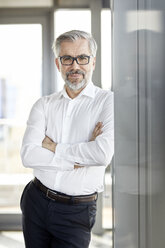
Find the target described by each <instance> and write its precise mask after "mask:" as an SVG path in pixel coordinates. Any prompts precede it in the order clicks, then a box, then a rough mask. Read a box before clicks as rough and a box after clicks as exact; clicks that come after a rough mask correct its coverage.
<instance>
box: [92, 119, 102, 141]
mask: <svg viewBox="0 0 165 248" xmlns="http://www.w3.org/2000/svg"><path fill="white" fill-rule="evenodd" d="M102 128H103V123H102V122H98V123H97V124H96V126H95V129H94V130H93V133H92V137H91V139H90V141H94V140H95V139H96V137H97V136H99V135H100V134H102Z"/></svg>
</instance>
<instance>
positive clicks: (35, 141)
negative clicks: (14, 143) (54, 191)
mask: <svg viewBox="0 0 165 248" xmlns="http://www.w3.org/2000/svg"><path fill="white" fill-rule="evenodd" d="M45 131H46V118H45V109H44V98H41V99H39V100H38V101H37V102H36V103H35V104H34V105H33V107H32V110H31V112H30V115H29V118H28V121H27V128H26V131H25V134H24V138H23V142H22V147H21V159H22V163H23V165H24V166H25V167H28V168H35V169H45V170H73V169H74V163H73V162H71V161H69V160H66V161H64V158H58V157H56V156H55V154H54V153H53V152H51V151H49V150H48V149H45V148H43V147H42V141H43V139H44V138H45Z"/></svg>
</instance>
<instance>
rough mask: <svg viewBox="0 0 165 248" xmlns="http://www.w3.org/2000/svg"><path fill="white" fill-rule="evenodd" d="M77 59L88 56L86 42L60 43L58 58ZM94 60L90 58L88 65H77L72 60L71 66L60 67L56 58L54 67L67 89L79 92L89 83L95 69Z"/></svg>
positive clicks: (88, 51)
mask: <svg viewBox="0 0 165 248" xmlns="http://www.w3.org/2000/svg"><path fill="white" fill-rule="evenodd" d="M64 55H67V56H72V57H77V56H80V55H87V56H90V55H91V52H90V50H89V46H88V41H87V40H85V39H78V40H76V41H74V42H71V41H64V42H62V43H61V49H60V55H59V56H64ZM95 62H96V58H93V57H90V61H89V64H87V65H79V64H77V62H76V61H75V60H74V62H73V64H72V65H62V64H61V62H60V60H59V58H56V65H57V68H58V70H59V71H60V72H61V75H62V78H63V79H64V81H65V84H66V86H67V87H69V88H70V89H71V90H73V91H74V90H75V91H77V90H80V89H82V88H84V87H85V86H86V85H87V84H88V82H89V81H91V78H92V74H93V70H94V69H95Z"/></svg>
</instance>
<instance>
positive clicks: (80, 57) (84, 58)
mask: <svg viewBox="0 0 165 248" xmlns="http://www.w3.org/2000/svg"><path fill="white" fill-rule="evenodd" d="M78 58H79V59H80V60H86V59H88V58H87V56H84V55H81V56H79V57H78Z"/></svg>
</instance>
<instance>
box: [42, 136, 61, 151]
mask: <svg viewBox="0 0 165 248" xmlns="http://www.w3.org/2000/svg"><path fill="white" fill-rule="evenodd" d="M56 146H57V143H55V142H54V141H53V140H51V139H50V138H49V137H48V136H45V138H44V139H43V141H42V147H43V148H46V149H48V150H49V151H51V152H54V153H55V151H56Z"/></svg>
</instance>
